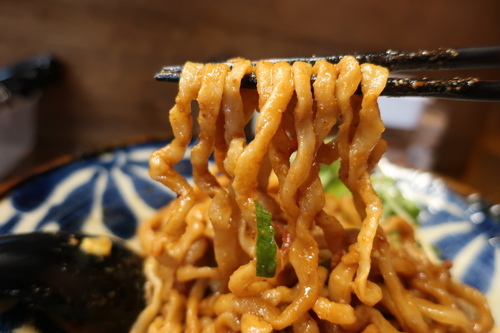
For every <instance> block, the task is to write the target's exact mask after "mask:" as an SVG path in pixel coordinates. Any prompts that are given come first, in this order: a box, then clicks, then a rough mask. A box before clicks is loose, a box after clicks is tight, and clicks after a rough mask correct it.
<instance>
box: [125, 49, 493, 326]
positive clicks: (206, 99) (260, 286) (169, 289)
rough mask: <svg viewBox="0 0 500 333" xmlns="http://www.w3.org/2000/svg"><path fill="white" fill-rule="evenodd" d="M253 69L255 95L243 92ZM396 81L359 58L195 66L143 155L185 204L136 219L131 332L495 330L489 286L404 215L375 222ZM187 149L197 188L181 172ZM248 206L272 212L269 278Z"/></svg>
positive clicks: (187, 69) (190, 65)
mask: <svg viewBox="0 0 500 333" xmlns="http://www.w3.org/2000/svg"><path fill="white" fill-rule="evenodd" d="M251 72H255V75H256V77H257V82H258V85H257V90H256V91H255V90H243V89H240V82H241V79H242V77H243V76H244V75H245V74H248V73H251ZM313 75H314V76H315V77H316V79H315V80H314V84H311V82H312V81H311V77H312V76H313ZM387 77H388V71H387V69H385V68H382V67H378V66H375V65H370V64H363V65H361V66H360V65H359V64H358V62H357V61H356V60H355V59H354V58H352V57H345V58H343V59H342V60H341V61H340V63H338V64H337V65H333V64H330V63H327V62H324V61H318V62H317V63H316V64H315V65H314V66H311V65H309V64H306V63H301V62H297V63H294V64H293V65H289V64H287V63H276V64H272V63H267V62H259V63H258V64H257V65H256V66H255V67H252V65H251V64H250V62H249V61H248V60H244V59H234V65H233V66H232V68H229V67H228V66H227V65H225V64H207V65H201V64H194V63H187V64H186V65H185V66H184V70H183V73H182V77H181V81H180V84H179V93H178V96H177V98H176V101H175V106H174V107H173V108H172V109H171V111H170V121H171V124H172V128H173V131H174V134H175V138H174V139H173V141H172V142H171V143H170V144H169V145H167V146H166V147H164V148H162V149H160V150H158V151H156V152H155V153H154V154H153V155H152V156H151V158H150V174H151V177H153V178H154V179H156V180H158V181H160V182H162V183H163V184H165V185H166V186H168V187H169V188H170V189H171V190H173V191H174V192H175V193H176V194H177V199H176V200H175V201H173V202H172V203H170V204H169V205H168V206H166V207H165V208H164V209H162V210H161V211H160V212H159V213H158V214H157V216H155V217H154V218H153V219H151V220H149V221H145V223H144V224H143V225H142V226H141V230H140V238H141V241H142V245H143V248H144V250H145V253H146V254H147V260H146V266H145V272H146V274H147V277H148V283H147V286H146V287H147V297H148V306H147V308H146V309H145V310H144V311H143V312H142V314H141V316H140V317H139V319H138V320H137V322H136V324H135V326H134V328H133V330H132V331H133V332H150V333H155V332H247V333H250V332H279V331H285V332H339V333H340V332H366V333H368V332H370V333H371V332H382V333H390V332H422V333H423V332H425V333H427V332H488V331H489V330H490V329H491V327H492V326H493V321H492V317H491V314H490V312H489V309H488V305H487V303H486V300H485V298H484V296H483V295H481V293H479V292H478V291H476V290H475V289H473V288H471V287H468V286H464V285H461V284H459V283H458V282H457V281H455V280H454V279H453V278H452V277H451V276H450V273H449V263H447V262H444V263H434V262H432V261H431V260H429V259H428V258H427V256H426V255H425V253H424V252H423V251H422V249H421V248H420V247H419V245H418V242H417V241H416V240H415V235H414V230H413V226H412V225H410V224H409V223H408V222H406V221H404V220H403V219H402V218H401V217H397V216H393V217H390V218H389V219H387V220H386V221H383V223H382V222H381V221H380V220H381V216H382V209H383V207H382V203H381V200H380V199H379V197H378V196H377V194H376V192H375V191H374V189H373V187H372V184H371V179H370V174H371V173H372V171H373V169H374V168H375V166H376V164H377V162H378V160H379V159H380V157H381V156H382V155H383V153H384V151H385V147H386V144H385V142H384V141H383V140H381V135H382V132H383V131H384V125H383V123H382V121H381V119H380V112H379V109H378V104H377V99H378V96H379V95H380V93H381V91H382V90H383V89H384V86H385V83H386V81H387ZM359 86H361V91H362V94H361V95H357V94H355V92H356V90H357V89H358V87H359ZM193 102H195V103H197V106H198V108H199V112H198V117H197V119H193V118H192V113H193V112H192V110H191V107H192V105H193ZM254 115H255V117H257V120H256V129H255V135H254V136H253V137H252V138H249V137H247V136H246V135H245V133H246V132H245V126H246V125H247V124H248V122H249V121H250V120H251V119H252V117H253V116H254ZM194 121H197V124H198V126H199V134H198V135H197V138H195V141H194V146H192V148H189V144H190V142H191V141H192V139H193V138H192V129H193V123H194ZM334 128H335V129H338V131H337V135H336V136H335V138H334V139H329V136H330V135H331V133H332V131H333V130H334ZM188 149H190V151H189V156H190V159H191V164H192V166H193V179H194V184H190V183H189V182H188V181H187V180H186V179H185V178H184V177H182V176H181V175H180V174H179V173H178V172H177V171H175V169H174V166H175V165H176V163H178V162H179V161H180V160H181V159H182V158H183V157H184V155H185V154H186V152H188ZM211 156H214V158H215V165H216V167H213V166H212V165H211V164H209V159H210V157H211ZM337 160H340V170H339V178H340V179H341V180H342V182H343V183H344V184H345V185H346V187H347V188H348V189H349V191H350V193H351V195H350V196H346V197H340V198H337V197H335V196H333V195H330V194H325V192H324V190H323V185H322V184H321V181H320V178H319V170H320V166H321V164H331V163H333V162H335V161H337ZM255 202H258V203H259V204H260V205H261V206H262V207H263V208H264V209H265V211H267V212H269V213H270V214H271V216H272V222H271V224H272V229H273V231H274V233H275V234H274V239H275V245H271V246H275V247H276V249H277V251H276V255H275V256H274V263H275V271H274V275H273V276H270V277H265V276H258V274H257V260H258V258H257V253H258V249H257V248H256V246H257V245H256V244H257V242H256V241H257V235H258V234H259V232H261V230H259V228H258V227H257V218H258V216H256V203H255ZM273 244H274V243H273Z"/></svg>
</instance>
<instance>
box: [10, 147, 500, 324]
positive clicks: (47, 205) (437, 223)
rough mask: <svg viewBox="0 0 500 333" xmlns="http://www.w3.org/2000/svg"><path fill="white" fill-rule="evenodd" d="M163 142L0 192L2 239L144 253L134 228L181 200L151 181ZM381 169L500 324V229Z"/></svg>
mask: <svg viewBox="0 0 500 333" xmlns="http://www.w3.org/2000/svg"><path fill="white" fill-rule="evenodd" d="M165 143H166V142H165V141H152V142H146V143H141V144H132V145H128V146H123V147H119V148H116V149H111V150H108V151H105V152H102V153H98V154H94V155H89V156H85V157H81V158H77V159H74V160H72V161H70V162H68V163H64V164H60V165H58V166H55V167H53V168H50V169H49V170H47V171H44V172H42V173H39V174H35V175H33V176H31V177H28V178H26V179H24V180H23V181H21V182H19V183H18V184H16V185H14V186H12V187H10V188H9V189H8V190H7V191H5V192H4V193H0V234H6V233H20V232H30V231H35V230H65V231H84V232H86V233H89V234H103V235H114V236H118V237H120V238H123V239H125V240H126V241H127V242H129V244H130V245H131V246H132V247H135V248H137V249H138V247H139V245H138V241H137V237H136V228H137V226H138V224H139V223H140V221H142V220H145V219H147V218H149V217H151V216H153V215H154V214H155V212H156V211H157V210H158V209H159V208H161V207H162V206H164V205H165V204H166V203H168V202H169V201H170V200H172V199H173V198H174V197H175V195H174V193H172V192H171V191H170V190H169V189H167V188H165V187H164V186H163V185H162V184H160V183H157V182H155V181H153V180H152V179H151V178H150V177H149V174H148V169H149V164H148V159H149V156H150V154H151V153H152V152H153V151H154V150H156V149H158V148H160V147H162V146H164V145H165ZM380 167H381V169H382V171H383V173H384V174H387V175H391V177H392V178H394V180H395V181H396V184H397V186H398V188H399V190H400V191H401V193H402V194H403V195H404V196H406V197H407V198H408V199H410V200H413V201H414V202H415V203H416V204H417V205H418V206H419V207H420V208H421V213H420V216H419V218H420V223H421V226H420V228H419V236H420V238H421V240H422V241H424V242H427V243H428V244H429V245H430V246H433V247H435V248H436V249H437V250H438V252H439V253H440V256H441V257H442V258H443V259H450V260H452V261H453V273H454V275H455V276H456V277H457V278H459V279H461V280H462V281H464V282H465V283H468V284H470V285H472V286H474V287H476V288H478V289H480V290H481V291H482V292H484V293H486V294H487V296H488V299H489V301H490V305H491V307H492V310H493V311H494V316H495V318H496V321H497V322H500V226H499V225H498V224H497V222H495V221H494V220H493V219H489V218H488V217H487V216H485V215H484V214H482V212H481V211H479V210H475V208H474V207H473V206H469V205H467V204H466V202H465V200H464V199H463V198H462V197H461V196H459V195H457V194H455V193H454V192H452V191H451V190H450V189H449V188H448V187H447V186H446V185H445V183H444V182H443V181H442V180H440V179H437V178H435V177H434V176H433V175H431V174H429V173H425V172H420V171H415V170H410V169H406V168H401V167H398V166H395V165H393V164H390V163H389V162H387V161H382V162H381V163H380ZM176 168H177V170H178V171H179V172H181V173H182V174H184V175H185V176H186V177H188V176H189V175H190V174H191V170H192V168H191V164H190V162H189V152H188V153H187V154H186V156H185V158H184V160H183V161H182V162H181V163H179V165H178V166H177V167H176ZM481 214H482V215H481ZM0 274H1V273H0ZM3 321H5V317H4V319H3V320H2V314H0V332H8V330H7V328H6V326H5V323H4V324H2V322H3ZM11 324H12V323H11ZM11 324H9V325H11ZM16 325H18V326H20V325H21V322H20V321H19V322H18V323H17V324H16Z"/></svg>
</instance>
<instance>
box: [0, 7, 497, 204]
mask: <svg viewBox="0 0 500 333" xmlns="http://www.w3.org/2000/svg"><path fill="white" fill-rule="evenodd" d="M499 17H500V2H499V1H497V0H474V1H470V0H419V1H409V0H393V1H382V0H379V1H376V0H363V1H361V0H360V1H353V0H335V1H332V0H314V1H298V0H271V1H264V0H254V1H228V0H223V1H202V0H197V1H167V0H148V1H142V0H120V1H118V0H106V1H102V0H72V1H63V0H45V1H40V0H24V1H20V0H0V32H1V33H0V65H5V64H9V63H12V62H15V61H18V60H21V59H23V58H25V57H27V56H31V55H34V54H37V53H40V52H49V53H51V54H52V55H54V56H55V57H57V58H58V59H60V60H61V61H62V63H63V64H64V67H65V69H66V74H65V77H64V80H63V81H62V82H61V83H58V84H56V85H53V86H51V87H49V88H48V89H47V90H46V91H45V94H44V95H43V97H42V99H41V101H40V108H39V112H38V121H37V144H36V147H35V150H34V151H33V152H32V153H31V154H30V155H29V156H28V157H27V158H26V159H25V160H24V161H23V162H22V163H21V165H20V166H19V167H18V168H16V170H15V171H14V172H13V174H12V175H11V176H10V178H11V179H12V178H13V177H17V176H21V175H23V174H25V173H26V172H27V171H28V170H31V169H32V168H33V167H34V166H37V165H41V164H44V163H46V162H47V161H49V160H51V159H53V158H56V157H59V156H62V155H65V154H73V153H77V152H83V151H92V150H94V149H97V148H101V147H103V146H105V145H110V144H115V143H120V142H123V140H129V139H131V138H136V137H146V136H168V135H169V133H170V129H169V126H168V123H167V121H168V118H167V112H168V109H169V108H170V106H171V105H172V103H173V99H174V96H175V93H176V89H177V87H176V85H175V84H167V83H158V82H155V81H154V79H153V75H154V73H155V72H157V71H158V70H159V69H160V68H161V66H163V65H172V64H182V63H184V62H185V61H186V60H193V61H210V60H214V59H221V58H227V57H233V56H242V57H247V58H251V59H261V58H270V57H287V56H310V55H328V54H336V53H352V52H371V51H385V50H387V49H394V50H417V49H434V48H438V47H460V46H483V45H500V19H499ZM477 74H479V75H481V76H482V77H483V78H496V79H500V75H499V72H498V71H492V70H489V71H488V70H481V71H475V72H471V73H470V72H465V73H459V75H461V76H469V75H477ZM449 75H451V76H455V75H456V73H449ZM449 75H448V74H447V75H446V76H449ZM438 106H439V107H440V108H441V110H443V112H445V113H446V115H447V117H448V127H447V129H446V132H445V133H444V136H443V137H442V138H441V140H440V142H439V144H438V146H437V147H436V156H435V162H434V165H433V166H432V169H433V170H434V171H436V172H438V173H440V174H443V175H445V176H447V177H451V178H453V179H455V180H458V181H459V182H460V183H463V184H466V185H469V186H472V187H473V188H477V189H479V190H480V191H481V192H483V193H485V194H487V195H488V196H490V198H494V200H496V201H498V202H500V186H499V185H498V184H500V132H499V128H500V103H477V102H456V101H455V102H450V101H439V103H438ZM402 112H404V110H403V111H402Z"/></svg>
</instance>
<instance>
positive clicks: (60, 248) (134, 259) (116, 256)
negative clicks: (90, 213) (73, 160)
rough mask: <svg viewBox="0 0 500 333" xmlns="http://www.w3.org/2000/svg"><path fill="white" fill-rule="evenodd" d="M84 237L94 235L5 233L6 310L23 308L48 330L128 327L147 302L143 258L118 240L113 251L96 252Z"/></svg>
mask: <svg viewBox="0 0 500 333" xmlns="http://www.w3.org/2000/svg"><path fill="white" fill-rule="evenodd" d="M84 239H87V241H88V240H89V239H90V242H92V239H94V238H92V236H86V235H82V234H74V233H65V232H57V233H41V232H35V233H29V234H14V235H3V236H0V305H2V304H3V308H5V307H7V308H8V311H7V312H4V313H9V314H12V317H19V311H21V312H23V313H24V314H26V316H25V317H27V318H31V320H32V321H35V324H37V323H38V324H40V325H41V326H46V328H45V329H44V328H43V327H37V328H38V329H39V330H40V331H42V332H49V331H50V332H55V331H56V329H55V328H56V327H58V331H60V332H128V331H129V329H130V327H131V325H132V323H133V322H134V321H135V319H136V318H137V316H138V314H139V313H140V311H141V310H142V309H143V308H144V306H145V300H144V283H145V278H144V275H143V272H142V264H143V260H142V258H141V257H140V256H139V255H138V254H136V253H135V252H133V251H131V250H130V249H128V248H127V247H126V246H125V245H124V244H123V243H122V242H120V241H118V240H113V241H112V243H111V244H109V245H111V247H110V250H109V251H108V253H105V254H96V253H93V252H94V251H92V250H90V251H89V250H87V249H85V247H83V246H82V243H83V240H84ZM94 240H95V239H94ZM6 304H7V305H6ZM0 308H2V307H0ZM16 313H17V314H16ZM14 314H16V315H14ZM3 317H5V315H3ZM37 318H38V319H37ZM41 321H43V322H44V323H40V322H41Z"/></svg>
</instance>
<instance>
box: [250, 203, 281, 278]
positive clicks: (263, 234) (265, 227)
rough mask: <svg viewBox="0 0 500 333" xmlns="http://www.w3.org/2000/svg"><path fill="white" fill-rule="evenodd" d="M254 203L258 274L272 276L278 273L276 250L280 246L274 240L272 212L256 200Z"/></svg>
mask: <svg viewBox="0 0 500 333" xmlns="http://www.w3.org/2000/svg"><path fill="white" fill-rule="evenodd" d="M254 204H255V215H256V217H257V248H256V255H257V276H261V277H268V278H271V277H274V274H275V273H276V250H277V248H278V246H277V245H276V241H275V240H274V228H273V226H272V225H271V213H269V212H268V211H267V210H265V209H264V207H262V206H261V204H259V203H258V202H257V201H254Z"/></svg>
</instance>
